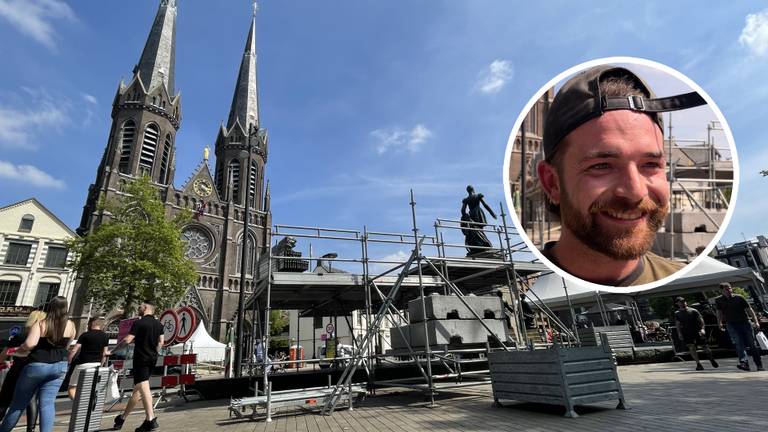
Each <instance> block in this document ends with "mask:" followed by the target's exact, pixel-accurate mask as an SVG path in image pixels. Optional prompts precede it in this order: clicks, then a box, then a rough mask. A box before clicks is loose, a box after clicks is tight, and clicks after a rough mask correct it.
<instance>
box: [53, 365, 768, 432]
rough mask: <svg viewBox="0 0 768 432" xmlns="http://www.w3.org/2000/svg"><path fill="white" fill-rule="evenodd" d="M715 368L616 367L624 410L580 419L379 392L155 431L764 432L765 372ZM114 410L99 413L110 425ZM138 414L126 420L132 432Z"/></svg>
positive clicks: (483, 399)
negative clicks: (325, 406)
mask: <svg viewBox="0 0 768 432" xmlns="http://www.w3.org/2000/svg"><path fill="white" fill-rule="evenodd" d="M720 363H721V366H720V368H719V369H711V368H709V366H708V365H707V370H705V371H703V372H696V371H694V370H693V363H691V362H687V363H665V364H651V365H634V366H622V367H620V368H619V374H620V377H621V382H622V386H623V388H624V393H625V396H626V397H627V401H628V403H629V405H630V410H628V411H623V410H616V409H614V407H615V405H616V404H615V403H613V402H611V403H607V402H606V403H600V404H596V405H590V406H583V407H578V408H577V412H578V413H579V414H580V417H579V418H576V419H569V418H565V417H563V416H562V415H563V413H564V409H562V408H560V407H556V406H548V405H538V404H528V403H516V402H506V403H504V406H502V407H494V406H493V403H492V402H493V399H492V397H491V388H490V385H486V386H482V387H467V388H461V389H454V390H451V391H443V392H441V393H440V394H439V395H438V396H437V398H436V407H434V408H428V407H426V404H425V402H424V398H423V396H422V395H421V394H420V393H418V392H416V391H406V390H387V391H382V390H379V392H378V394H377V395H376V396H375V397H368V398H366V399H365V401H364V402H363V403H362V404H361V405H359V406H357V407H355V409H354V411H347V410H346V409H342V410H340V411H337V412H336V413H335V414H334V415H332V416H322V415H319V414H316V413H302V412H300V413H298V414H297V413H296V411H292V412H291V411H285V410H280V411H278V412H277V413H276V414H275V415H274V417H273V421H272V422H271V423H265V422H264V421H263V420H262V421H250V420H234V419H230V418H229V416H228V410H227V404H228V401H227V400H218V401H200V402H191V403H188V404H178V405H172V406H167V407H166V408H161V409H160V410H159V411H158V418H159V421H160V430H164V431H184V432H197V431H201V432H212V431H221V432H241V431H248V432H251V431H286V432H287V431H308V432H312V431H316V432H319V431H422V430H434V431H455V432H469V431H486V430H504V431H558V430H569V431H599V430H610V431H612V432H622V431H631V432H638V431H661V430H681V431H688V430H696V431H711V432H715V431H717V432H720V431H765V430H768V414H767V413H766V408H768V372H742V371H739V370H737V369H736V367H735V366H736V361H735V359H723V360H721V362H720ZM115 415H116V412H111V413H105V417H104V419H103V421H102V425H103V426H104V427H105V429H106V428H108V427H110V426H111V425H112V421H113V420H112V419H113V418H114V416H115ZM57 420H58V421H57V425H56V429H55V430H56V431H59V430H60V431H65V430H67V424H66V421H67V420H68V415H62V416H60V417H58V418H57ZM142 420H143V414H141V413H136V414H133V415H131V416H130V417H129V419H128V421H127V422H126V424H125V426H124V427H123V430H128V431H132V430H133V429H134V428H136V427H137V426H138V425H139V424H140V423H141V421H142Z"/></svg>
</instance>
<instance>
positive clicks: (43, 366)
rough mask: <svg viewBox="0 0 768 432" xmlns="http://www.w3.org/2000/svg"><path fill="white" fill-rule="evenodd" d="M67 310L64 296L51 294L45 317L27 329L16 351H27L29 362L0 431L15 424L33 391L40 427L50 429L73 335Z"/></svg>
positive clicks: (72, 325)
mask: <svg viewBox="0 0 768 432" xmlns="http://www.w3.org/2000/svg"><path fill="white" fill-rule="evenodd" d="M68 310H69V308H68V305H67V299H66V298H64V297H61V296H57V297H54V298H53V299H52V300H51V301H50V302H49V303H48V304H47V305H46V307H45V312H46V317H45V320H43V321H40V322H39V323H38V324H36V325H33V326H32V327H31V328H30V329H29V334H28V335H27V339H26V340H25V341H24V343H23V344H22V345H21V346H20V347H19V350H18V351H16V353H17V355H25V354H26V355H27V362H28V363H27V366H25V367H24V369H23V370H22V371H21V375H20V376H19V381H18V382H17V384H16V389H15V391H14V393H13V400H12V401H11V405H10V407H8V413H7V414H6V415H5V418H3V423H2V424H0V432H10V431H11V430H12V429H13V428H14V427H15V426H16V423H18V421H19V417H21V413H22V412H24V409H25V408H26V407H27V404H29V401H30V400H31V399H32V396H34V395H35V393H37V397H38V403H39V407H40V409H39V410H40V430H41V432H51V431H52V430H53V420H54V417H55V415H56V409H55V406H54V402H55V400H56V395H57V394H58V392H59V388H60V387H61V384H62V382H63V381H64V376H65V375H66V374H67V345H68V344H69V341H70V340H71V339H72V338H74V337H75V326H74V324H72V322H71V321H70V320H69V313H68V312H67V311H68Z"/></svg>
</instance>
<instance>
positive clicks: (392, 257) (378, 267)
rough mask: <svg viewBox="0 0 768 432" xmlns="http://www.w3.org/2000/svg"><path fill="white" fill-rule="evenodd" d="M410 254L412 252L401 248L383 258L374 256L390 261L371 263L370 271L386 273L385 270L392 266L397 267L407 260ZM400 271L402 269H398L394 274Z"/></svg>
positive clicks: (380, 259)
mask: <svg viewBox="0 0 768 432" xmlns="http://www.w3.org/2000/svg"><path fill="white" fill-rule="evenodd" d="M410 256H411V253H410V252H406V251H403V250H399V251H397V252H394V253H391V254H389V255H385V256H383V257H381V258H373V259H374V260H377V261H390V263H371V265H370V268H369V271H370V272H371V273H372V274H374V275H376V274H381V273H384V272H385V271H387V270H389V269H391V268H392V267H395V266H396V265H398V264H402V263H404V262H406V261H407V260H408V258H409V257H410ZM399 272H400V271H399V270H397V271H395V272H394V274H395V275H396V274H398V273H399Z"/></svg>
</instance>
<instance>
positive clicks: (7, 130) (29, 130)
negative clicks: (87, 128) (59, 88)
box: [0, 98, 69, 149]
mask: <svg viewBox="0 0 768 432" xmlns="http://www.w3.org/2000/svg"><path fill="white" fill-rule="evenodd" d="M34 105H35V106H34V107H33V108H29V109H18V108H10V107H7V106H3V105H1V104H0V148H3V147H6V148H26V149H35V148H37V147H38V145H37V144H36V143H34V142H33V140H32V137H33V136H34V135H36V134H37V133H38V132H40V131H41V129H43V128H58V127H59V126H62V125H64V124H66V123H67V122H68V121H69V115H68V113H67V107H68V103H67V102H66V101H64V102H60V103H57V102H54V101H53V100H51V99H49V98H45V99H43V100H39V101H34Z"/></svg>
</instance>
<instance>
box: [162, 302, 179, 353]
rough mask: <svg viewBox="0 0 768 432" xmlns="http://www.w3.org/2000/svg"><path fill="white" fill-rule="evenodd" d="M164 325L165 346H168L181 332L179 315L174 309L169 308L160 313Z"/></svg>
mask: <svg viewBox="0 0 768 432" xmlns="http://www.w3.org/2000/svg"><path fill="white" fill-rule="evenodd" d="M160 324H162V325H163V346H168V345H170V344H172V343H173V341H174V339H176V335H177V334H178V332H179V315H178V314H176V311H175V310H173V309H168V310H166V311H165V312H163V313H162V314H161V315H160Z"/></svg>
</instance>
